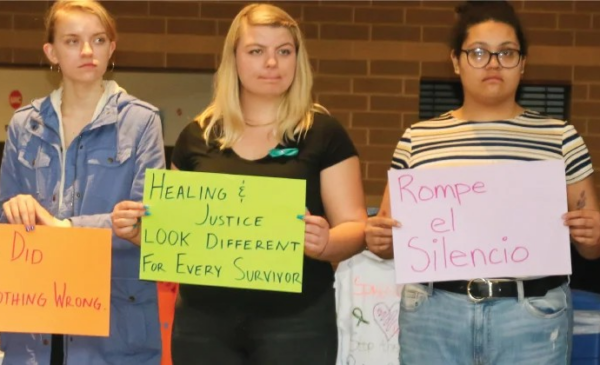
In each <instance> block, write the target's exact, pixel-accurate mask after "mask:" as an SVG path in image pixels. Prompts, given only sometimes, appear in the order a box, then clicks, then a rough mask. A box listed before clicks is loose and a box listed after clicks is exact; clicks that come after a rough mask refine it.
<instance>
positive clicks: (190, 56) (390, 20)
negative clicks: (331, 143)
mask: <svg viewBox="0 0 600 365" xmlns="http://www.w3.org/2000/svg"><path fill="white" fill-rule="evenodd" d="M457 3H458V2H457V1H414V2H409V1H397V2H389V1H385V2H384V1H351V2H350V1H346V2H343V1H342V2H339V1H336V2H328V1H319V2H317V1H293V2H279V3H278V4H279V5H280V6H282V7H283V8H285V9H286V10H287V11H288V12H289V13H290V14H291V15H292V16H293V17H294V18H296V19H298V20H299V22H300V23H301V25H302V29H303V31H304V33H305V35H306V38H307V39H308V49H309V54H310V56H311V60H312V64H313V67H314V69H315V71H316V85H315V94H316V96H317V99H318V101H319V102H321V103H323V104H324V105H325V106H326V107H327V108H329V110H331V112H332V113H333V114H334V115H335V116H336V117H337V118H338V119H339V120H340V121H341V122H342V123H343V124H344V125H345V126H346V127H347V128H348V131H349V132H350V134H351V136H352V138H353V140H354V142H355V143H356V145H357V146H358V149H359V151H360V154H361V161H362V171H363V175H364V183H365V192H366V194H367V196H368V202H369V203H370V204H378V203H379V196H380V194H381V192H382V191H383V187H384V183H385V176H386V175H385V172H386V170H387V168H388V166H389V162H390V158H391V154H392V152H393V149H394V145H395V143H396V141H397V140H398V138H399V137H400V136H401V134H402V131H403V130H404V128H405V127H406V126H408V125H409V124H410V123H412V122H414V121H416V120H417V117H418V101H419V100H418V89H419V79H420V78H421V77H443V78H453V77H454V74H453V73H452V68H451V64H450V61H449V50H448V48H447V46H446V45H445V43H446V37H447V35H448V32H449V27H450V25H451V24H452V21H453V19H454V16H453V7H454V6H455V5H456V4H457ZM48 4H49V2H45V1H40V2H29V1H25V2H22V1H0V63H3V64H16V65H40V64H44V63H45V60H44V57H43V54H42V52H41V42H42V28H43V24H42V14H43V12H44V11H45V9H46V8H47V7H48ZM513 4H514V6H515V7H516V8H517V9H518V11H519V13H520V14H521V15H522V16H523V19H524V22H525V25H526V27H527V30H528V35H529V38H530V43H531V44H532V47H531V52H530V57H529V59H528V67H527V70H526V73H525V79H526V80H531V81H557V82H567V83H572V85H573V95H572V96H573V98H572V104H571V106H572V112H571V122H572V123H573V124H575V125H576V127H577V128H578V130H579V131H580V132H581V133H582V134H583V135H584V137H585V139H586V141H587V143H588V146H589V148H590V150H591V153H592V157H593V158H594V161H596V163H600V2H598V1H561V2H558V1H529V0H528V1H513ZM105 5H106V7H107V8H108V9H109V10H110V11H111V12H113V14H114V15H116V17H117V20H118V28H119V33H120V40H119V43H118V51H117V56H116V61H117V67H136V68H168V69H188V70H189V69H192V70H206V71H212V70H214V69H215V67H216V65H217V61H218V56H217V55H218V53H219V52H220V51H221V47H222V41H223V35H224V34H225V33H226V31H227V28H228V26H229V23H230V21H231V19H232V18H233V16H234V15H235V14H236V13H237V12H238V11H239V9H240V8H241V7H242V6H243V5H244V3H242V2H204V1H202V2H197V1H186V2H172V1H109V2H105ZM598 166H600V165H598ZM598 181H600V180H598Z"/></svg>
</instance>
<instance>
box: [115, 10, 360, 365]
mask: <svg viewBox="0 0 600 365" xmlns="http://www.w3.org/2000/svg"><path fill="white" fill-rule="evenodd" d="M312 82H313V80H312V73H311V69H310V64H309V60H308V56H307V53H306V49H305V46H304V42H303V39H302V35H301V32H300V29H299V28H298V24H297V23H296V22H295V21H294V20H293V19H292V18H291V17H290V16H289V15H288V14H287V13H285V12H284V11H283V10H281V9H280V8H278V7H276V6H273V5H268V4H253V5H249V6H247V7H245V8H244V9H243V10H242V11H241V12H240V13H239V14H238V15H237V16H236V18H235V19H234V20H233V23H232V25H231V28H230V29H229V33H228V34H227V37H226V39H225V45H224V47H223V55H222V61H221V65H220V66H219V69H218V71H217V76H216V88H215V92H214V99H213V102H212V103H211V104H210V106H209V107H208V108H206V110H204V112H203V113H201V114H200V115H199V116H198V118H197V120H196V121H194V122H192V123H191V124H189V125H188V126H187V127H186V128H185V129H184V130H183V132H182V133H181V135H180V136H179V139H178V141H177V144H176V146H175V150H174V152H173V159H172V161H173V164H174V168H176V169H180V170H186V171H204V172H213V173H223V174H242V175H255V176H269V177H281V178H294V179H304V180H306V183H307V190H306V207H307V211H308V212H307V214H306V215H305V216H304V217H302V219H303V220H304V221H305V223H306V230H305V251H304V253H305V258H304V273H303V283H302V284H303V288H302V293H301V294H294V293H282V292H267V291H258V290H243V289H230V288H217V287H207V286H192V285H181V286H180V300H179V304H178V305H177V307H176V311H175V323H174V328H173V342H172V344H173V348H172V350H173V362H174V364H176V365H178V364H211V365H212V364H290V365H292V364H311V365H318V364H334V363H335V359H336V352H337V330H336V314H335V300H334V291H333V278H334V277H333V270H332V266H331V263H330V262H332V261H334V262H337V261H342V260H344V259H346V258H348V257H350V256H352V255H353V254H355V253H356V252H358V251H360V250H361V249H362V240H363V238H364V233H363V232H364V231H363V230H364V222H365V221H366V212H365V208H364V201H363V191H362V183H361V175H360V167H359V162H358V158H357V154H356V150H355V148H354V146H353V144H352V142H351V140H350V138H349V136H348V134H347V133H346V131H345V130H344V128H343V127H342V126H341V125H340V124H339V123H338V122H337V121H336V120H335V119H333V118H332V117H331V116H329V115H328V114H327V111H326V110H325V109H324V108H323V107H321V106H319V105H317V104H315V103H314V102H313V100H312V97H311V89H312ZM143 212H144V208H143V206H142V204H141V203H133V202H127V203H122V204H120V205H119V206H117V207H116V208H115V213H114V216H115V217H118V222H117V220H115V226H116V225H118V226H119V229H118V230H117V232H120V234H121V235H122V236H123V237H126V238H129V239H131V240H132V241H134V242H137V243H139V226H138V225H136V226H135V227H134V224H135V223H136V219H137V218H138V217H140V216H141V215H143V214H144V213H143Z"/></svg>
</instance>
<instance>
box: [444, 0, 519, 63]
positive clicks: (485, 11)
mask: <svg viewBox="0 0 600 365" xmlns="http://www.w3.org/2000/svg"><path fill="white" fill-rule="evenodd" d="M455 11H456V15H457V20H456V22H455V23H454V28H453V29H452V33H451V38H450V48H451V49H452V50H453V51H454V54H455V55H457V56H458V55H459V54H460V51H461V49H462V44H463V42H464V41H465V39H466V38H467V32H468V31H469V28H471V27H472V26H474V25H477V24H479V23H483V22H486V21H488V20H493V21H495V22H500V23H505V24H508V25H510V26H511V27H512V28H513V29H514V30H515V34H516V35H517V39H518V40H519V46H520V47H521V54H522V55H523V56H527V39H526V38H525V34H524V32H523V27H522V26H521V21H520V20H519V17H518V16H517V13H516V12H515V10H514V9H513V7H512V6H511V5H510V4H509V3H508V2H507V1H504V0H502V1H498V0H493V1H465V2H464V3H463V4H461V5H459V6H457V7H456V9H455Z"/></svg>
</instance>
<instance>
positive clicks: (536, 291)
mask: <svg viewBox="0 0 600 365" xmlns="http://www.w3.org/2000/svg"><path fill="white" fill-rule="evenodd" d="M566 282H567V277H566V276H546V277H543V278H539V279H533V280H523V295H524V296H525V297H543V296H544V295H546V293H547V292H548V290H550V289H554V288H557V287H559V286H561V285H562V284H564V283H566ZM423 285H427V284H423ZM433 287H434V288H436V289H441V290H446V291H449V292H453V293H458V294H466V295H468V296H469V298H471V299H472V300H474V301H476V302H477V301H481V300H484V299H488V298H495V297H498V298H506V297H518V295H519V294H518V289H517V281H515V280H495V279H473V280H470V281H439V282H435V283H433Z"/></svg>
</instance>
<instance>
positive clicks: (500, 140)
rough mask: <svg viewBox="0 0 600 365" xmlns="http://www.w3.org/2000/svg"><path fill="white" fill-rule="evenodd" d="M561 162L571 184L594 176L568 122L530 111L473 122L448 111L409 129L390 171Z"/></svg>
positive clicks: (576, 134)
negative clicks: (508, 116) (547, 161)
mask: <svg viewBox="0 0 600 365" xmlns="http://www.w3.org/2000/svg"><path fill="white" fill-rule="evenodd" d="M551 159H562V160H564V162H565V173H566V179H567V184H573V183H576V182H578V181H581V180H583V179H585V178H586V177H588V176H590V175H591V174H592V172H593V169H592V163H591V159H590V155H589V152H588V149H587V147H586V146H585V143H584V142H583V139H582V138H581V136H580V135H579V134H578V133H577V131H576V130H575V128H574V127H573V126H572V125H570V124H568V123H567V122H565V121H562V120H557V119H552V118H550V117H548V116H545V115H541V114H539V113H538V112H535V111H530V110H527V111H525V112H524V113H523V114H521V115H519V116H517V117H516V118H513V119H506V120H498V121H491V122H473V121H466V120H460V119H457V118H455V117H453V116H452V115H451V114H450V112H448V113H445V114H443V115H441V116H440V117H438V118H435V119H431V120H428V121H424V122H419V123H416V124H414V125H412V126H411V128H408V129H406V131H405V132H404V135H403V136H402V139H401V140H400V142H398V145H397V146H396V150H395V152H394V157H393V159H392V168H394V169H406V168H430V167H448V166H464V165H476V164H490V163H499V162H505V161H537V160H551Z"/></svg>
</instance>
